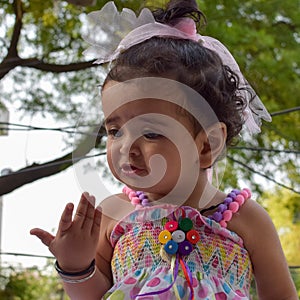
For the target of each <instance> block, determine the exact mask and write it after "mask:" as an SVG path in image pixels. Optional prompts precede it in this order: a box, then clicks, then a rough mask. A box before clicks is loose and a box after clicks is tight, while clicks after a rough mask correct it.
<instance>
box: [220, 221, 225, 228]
mask: <svg viewBox="0 0 300 300" xmlns="http://www.w3.org/2000/svg"><path fill="white" fill-rule="evenodd" d="M220 225H221V226H222V227H223V228H226V227H227V223H226V221H224V220H222V221H221V222H220Z"/></svg>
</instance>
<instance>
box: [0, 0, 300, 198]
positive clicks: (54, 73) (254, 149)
mask: <svg viewBox="0 0 300 300" xmlns="http://www.w3.org/2000/svg"><path fill="white" fill-rule="evenodd" d="M68 2H70V3H75V2H76V3H79V4H80V2H81V4H82V5H85V4H87V2H86V1H84V0H81V1H80V0H78V1H76V0H72V1H71V0H69V1H68ZM68 2H65V1H52V0H46V1H37V0H11V1H7V0H0V4H1V8H0V22H1V29H2V30H1V32H3V34H1V36H0V46H1V49H2V50H1V52H0V61H1V63H0V79H1V85H2V87H3V86H4V85H6V86H8V85H7V84H6V83H7V82H13V88H12V89H11V90H5V92H2V93H1V96H0V103H3V104H4V105H5V103H8V102H12V103H14V105H15V106H18V107H20V109H21V110H22V111H24V113H27V114H28V113H29V114H32V115H35V114H42V115H47V114H51V115H52V116H53V117H54V118H55V119H57V120H64V121H65V122H67V123H69V124H70V126H71V127H72V126H73V127H75V126H76V122H74V120H78V119H80V114H81V112H82V111H88V109H89V107H93V105H94V104H95V101H96V99H97V94H98V89H97V84H98V83H99V81H100V82H101V79H103V74H104V73H105V67H95V65H93V62H92V61H86V60H85V59H84V58H83V56H82V52H83V50H84V49H86V48H87V44H86V43H85V42H84V41H83V39H82V38H81V32H82V24H83V23H84V21H85V16H86V14H87V13H88V12H90V11H92V10H96V9H100V8H101V7H102V6H103V5H104V3H106V2H108V1H102V0H97V1H91V2H92V4H93V5H92V6H76V5H72V4H70V3H68ZM116 2H117V5H118V8H119V9H121V8H122V7H124V6H126V7H129V8H132V9H134V10H135V11H138V10H139V9H140V8H141V7H142V6H145V5H148V6H152V7H153V6H154V7H155V6H158V5H159V6H160V5H161V1H133V0H128V1H120V0H119V1H116ZM198 2H199V6H200V7H201V9H202V10H203V11H204V12H205V14H206V16H207V18H208V25H207V27H206V29H202V33H203V34H207V35H211V36H214V37H216V38H218V39H220V40H221V41H222V42H223V43H224V44H225V45H227V47H228V48H229V49H230V51H231V52H232V53H233V55H234V56H235V57H236V59H237V61H238V62H239V64H240V67H241V69H242V71H243V73H245V74H246V77H247V79H248V81H249V82H250V83H251V84H252V85H253V86H254V88H255V89H256V91H257V92H258V93H259V95H260V97H261V98H262V100H263V101H264V103H265V105H266V106H267V108H268V109H269V111H271V112H276V114H274V115H273V123H272V124H264V125H263V133H262V134H261V135H260V136H259V137H257V138H249V137H247V136H246V138H245V141H244V142H242V143H240V146H239V148H238V147H235V148H233V149H231V150H229V151H228V153H227V157H228V160H227V161H228V164H227V169H226V172H225V176H224V179H223V184H224V186H228V185H230V186H232V185H236V184H237V181H238V180H240V179H243V180H244V181H251V186H252V187H254V188H256V190H257V191H259V192H260V191H261V187H260V185H259V184H258V183H259V181H258V180H257V173H261V174H262V175H263V176H265V177H268V178H269V179H271V180H273V181H276V182H278V181H280V182H281V184H282V185H285V186H288V187H289V188H290V189H291V190H294V191H296V192H299V190H300V188H299V186H300V179H299V176H298V172H297V167H298V165H299V158H298V155H299V140H300V131H299V130H297V128H299V126H300V118H299V113H298V112H299V111H297V109H298V110H299V107H298V99H297V97H296V95H299V92H300V84H299V81H300V57H299V55H298V52H299V43H300V36H299V33H298V32H299V26H300V25H299V24H300V22H299V21H300V16H299V14H298V9H299V7H298V1H296V0H288V1H285V2H284V4H283V3H282V1H279V0H272V1H253V0H252V1H242V2H241V1H237V0H234V1H230V2H229V1H223V4H220V3H219V1H217V0H212V1H198ZM49 37H50V38H49ZM62 99H63V100H64V101H62ZM297 107H298V108H297ZM286 109H290V112H289V113H287V112H284V110H286ZM279 112H281V113H279ZM93 121H94V120H91V124H93ZM83 125H87V124H83ZM83 128H84V127H80V129H82V130H81V131H83V132H82V135H81V139H79V141H78V144H77V149H76V150H75V153H76V156H78V159H80V158H81V157H83V156H84V155H86V154H87V153H89V151H90V150H91V149H92V148H95V147H96V148H101V147H102V148H103V141H102V137H103V135H104V132H103V131H101V132H100V134H99V135H98V138H97V139H96V140H95V141H94V144H90V143H87V141H86V138H87V136H88V135H89V134H90V132H85V131H84V129H83ZM98 130H99V128H97V126H96V127H95V128H94V131H93V132H92V134H98ZM71 144H72V143H71V137H70V142H69V149H70V152H69V153H68V154H67V155H64V156H63V157H59V158H57V159H55V160H54V161H53V162H45V163H43V164H40V165H37V164H33V165H32V166H29V167H26V168H21V169H20V170H19V171H20V172H19V171H16V172H14V173H12V174H10V175H7V176H2V177H0V195H3V194H5V193H9V192H10V191H12V190H14V189H16V188H18V187H20V186H22V185H24V184H26V183H29V182H32V181H34V180H37V179H39V178H43V177H46V176H49V175H52V174H55V173H57V172H60V171H61V170H63V169H65V168H67V167H69V166H70V165H72V150H71V149H72V146H71ZM37 167H38V168H37ZM229 169H230V172H227V171H229ZM25 171H26V172H25ZM228 173H230V176H229V174H228ZM275 178H276V180H275ZM277 178H279V179H277Z"/></svg>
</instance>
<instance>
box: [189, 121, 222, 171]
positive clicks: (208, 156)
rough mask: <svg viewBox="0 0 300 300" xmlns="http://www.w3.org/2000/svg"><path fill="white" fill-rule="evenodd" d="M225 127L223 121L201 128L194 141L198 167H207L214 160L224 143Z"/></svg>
mask: <svg viewBox="0 0 300 300" xmlns="http://www.w3.org/2000/svg"><path fill="white" fill-rule="evenodd" d="M226 137H227V128H226V125H225V124H224V123H223V122H219V123H216V124H214V125H212V126H210V127H209V128H207V129H205V130H203V129H202V130H201V131H200V132H199V133H198V134H197V136H196V138H195V143H196V145H197V148H198V153H199V159H200V168H201V169H207V168H209V167H211V166H212V165H213V164H214V162H215V161H216V159H217V157H218V156H219V155H220V154H221V153H222V151H223V150H224V147H225V144H226Z"/></svg>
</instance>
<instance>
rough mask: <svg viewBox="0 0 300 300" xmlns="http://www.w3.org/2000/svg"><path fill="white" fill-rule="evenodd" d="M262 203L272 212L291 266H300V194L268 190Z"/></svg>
mask: <svg viewBox="0 0 300 300" xmlns="http://www.w3.org/2000/svg"><path fill="white" fill-rule="evenodd" d="M261 202H262V205H263V206H264V207H265V208H266V209H267V211H268V213H269V214H270V216H271V218H272V220H273V222H274V225H275V227H276V229H277V231H278V233H279V237H280V241H281V244H282V247H283V250H284V253H285V256H286V258H287V261H288V263H289V265H290V266H300V256H299V249H300V239H299V236H300V196H299V195H296V194H294V193H291V192H289V191H286V190H283V189H279V188H277V189H275V190H272V191H267V192H265V193H264V194H263V196H262V200H261Z"/></svg>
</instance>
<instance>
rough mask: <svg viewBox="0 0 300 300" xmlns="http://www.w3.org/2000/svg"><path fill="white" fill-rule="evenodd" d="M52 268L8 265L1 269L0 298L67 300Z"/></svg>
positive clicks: (14, 299)
mask: <svg viewBox="0 0 300 300" xmlns="http://www.w3.org/2000/svg"><path fill="white" fill-rule="evenodd" d="M53 272H55V271H53V268H52V266H51V268H49V266H47V265H46V266H45V267H44V268H42V269H39V268H37V267H32V268H23V267H21V266H18V267H9V268H2V269H1V277H0V299H7V300H17V299H22V300H49V299H51V300H67V299H69V298H68V297H67V295H66V294H65V292H64V290H63V286H62V284H61V282H60V281H59V279H58V277H57V274H56V273H53Z"/></svg>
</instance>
